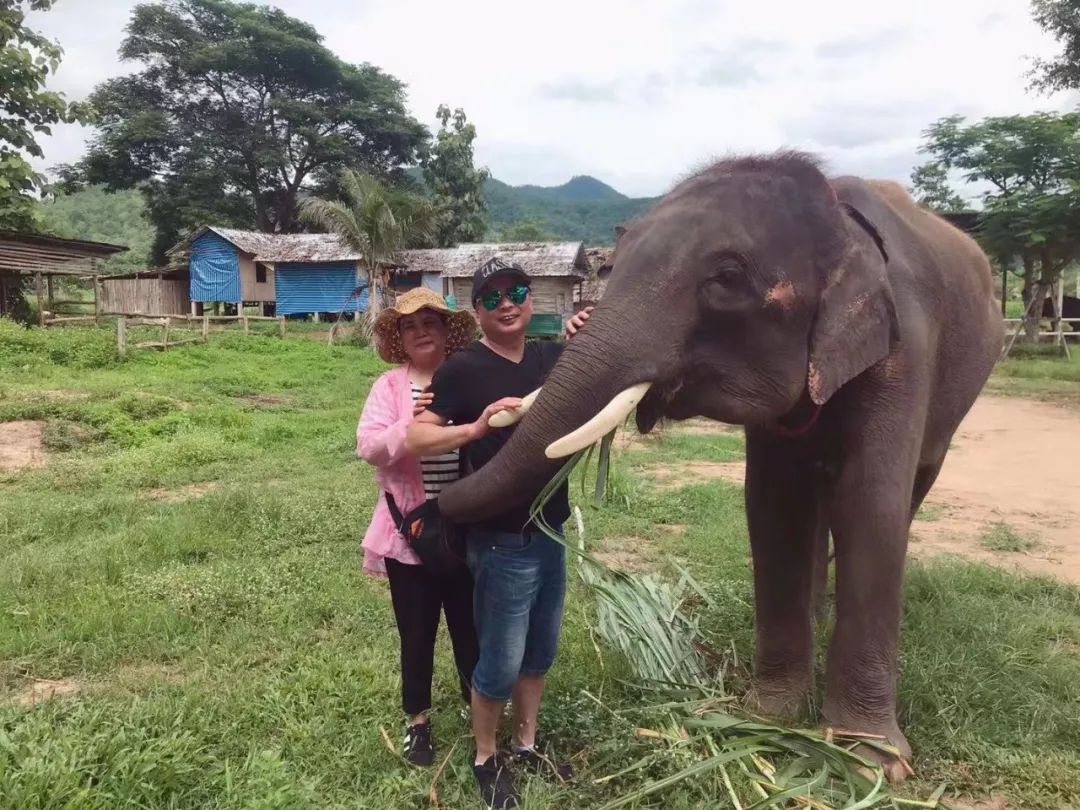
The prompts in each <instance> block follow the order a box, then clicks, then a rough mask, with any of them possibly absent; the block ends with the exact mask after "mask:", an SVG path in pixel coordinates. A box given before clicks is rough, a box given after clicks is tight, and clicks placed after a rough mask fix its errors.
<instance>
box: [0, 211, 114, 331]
mask: <svg viewBox="0 0 1080 810" xmlns="http://www.w3.org/2000/svg"><path fill="white" fill-rule="evenodd" d="M125 250H127V247H125V246H124V245H110V244H107V243H105V242H89V241H86V240H84V239H62V238H61V237H59V236H50V235H48V234H36V233H23V232H14V231H0V316H2V315H12V314H15V312H16V310H17V309H18V308H19V305H20V303H21V302H22V297H23V284H24V281H25V280H26V279H27V278H31V279H33V290H34V296H35V298H36V299H37V317H38V323H39V324H40V325H42V326H44V325H45V323H46V321H48V320H50V318H51V316H52V310H53V308H54V305H55V304H63V303H68V302H64V301H62V300H60V299H58V298H57V297H56V295H55V290H54V279H56V278H57V277H63V276H68V277H77V278H90V279H94V280H96V278H97V277H98V274H99V272H100V265H101V262H102V260H104V259H106V258H108V257H109V256H113V255H115V254H117V253H122V252H124V251H125ZM93 290H94V311H95V314H96V313H98V312H100V309H99V304H100V301H98V292H99V290H98V285H97V284H96V283H95V284H93ZM88 317H92V316H88Z"/></svg>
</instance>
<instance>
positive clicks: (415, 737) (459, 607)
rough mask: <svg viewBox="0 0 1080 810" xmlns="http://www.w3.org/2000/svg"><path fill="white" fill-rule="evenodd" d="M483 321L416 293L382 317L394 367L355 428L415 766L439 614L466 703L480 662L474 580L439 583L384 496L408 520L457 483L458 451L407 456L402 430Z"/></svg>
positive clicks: (374, 561) (371, 554)
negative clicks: (366, 469)
mask: <svg viewBox="0 0 1080 810" xmlns="http://www.w3.org/2000/svg"><path fill="white" fill-rule="evenodd" d="M475 331H476V323H475V321H474V320H473V316H472V315H471V314H470V313H468V312H454V311H452V310H450V309H449V308H448V307H447V306H446V303H445V302H444V301H443V299H442V297H441V296H439V295H438V294H437V293H435V292H433V291H431V290H427V289H423V288H419V289H414V290H410V291H409V292H407V293H405V294H404V295H402V296H400V297H399V298H398V300H397V304H396V306H394V307H392V308H390V309H386V310H384V311H383V312H382V313H380V315H379V317H378V319H377V320H376V322H375V326H374V332H375V347H376V349H377V350H378V352H379V356H380V357H382V359H383V360H385V361H386V362H388V363H394V364H395V368H392V369H390V370H389V371H387V372H385V373H384V374H382V376H380V377H379V378H378V379H377V380H376V381H375V384H374V385H372V387H371V391H370V393H369V394H368V397H367V401H366V402H365V403H364V409H363V413H362V414H361V416H360V424H359V425H358V426H357V429H356V452H357V455H359V456H360V457H361V458H362V459H364V460H365V461H366V462H368V463H369V464H371V465H373V466H374V467H375V481H376V483H377V484H378V486H379V497H378V500H377V501H376V503H375V513H374V515H373V516H372V519H371V525H370V526H368V530H367V533H366V534H365V535H364V540H363V543H362V546H363V549H364V571H365V572H367V573H369V574H371V575H373V576H386V577H387V578H388V579H389V580H390V599H391V602H392V603H393V606H394V618H395V619H396V620H397V628H398V634H399V636H400V637H401V701H402V708H403V709H404V711H405V714H406V716H407V721H406V730H405V743H404V756H405V758H406V759H407V760H408V761H409V762H411V763H413V764H415V765H430V764H431V763H432V762H433V761H434V756H435V752H434V748H433V746H432V742H431V724H430V722H429V719H428V713H429V712H430V710H431V677H432V671H433V668H434V663H435V635H436V632H437V630H438V627H439V614H440V612H445V613H446V625H447V628H448V629H449V631H450V639H451V641H452V643H453V647H454V659H455V661H456V663H457V670H458V675H459V677H460V681H461V696H462V698H463V699H464V700H465V703H466V705H468V703H469V697H470V680H471V677H472V671H473V667H474V666H475V664H476V658H477V646H476V633H475V630H474V628H473V613H472V610H473V608H472V604H473V603H472V591H473V582H472V578H471V576H470V575H469V573H468V570H467V569H466V568H465V566H462V567H461V572H460V573H457V574H454V575H451V576H447V577H445V578H439V577H435V576H432V575H431V573H430V572H429V571H428V569H427V568H425V567H424V566H423V565H421V564H420V560H419V558H418V557H417V556H416V555H415V554H414V553H413V551H412V549H410V548H409V546H408V544H407V543H406V541H405V540H404V538H403V537H402V536H401V533H400V532H399V531H398V530H397V527H396V526H395V525H394V521H393V519H392V518H391V516H390V510H389V508H388V506H387V501H386V495H387V493H389V494H390V496H391V497H392V498H393V499H394V502H395V504H396V505H397V507H398V509H399V510H400V511H401V513H402V514H406V513H408V511H409V510H410V509H413V508H415V507H417V506H419V505H420V504H421V503H422V502H423V500H424V498H434V497H437V496H438V494H439V492H440V490H441V489H442V488H443V486H445V485H446V484H448V483H450V482H451V481H454V480H456V479H457V478H458V475H459V470H458V452H457V451H456V450H455V451H453V452H450V453H444V454H442V455H438V456H433V457H426V458H416V457H413V456H410V455H409V454H407V453H406V452H405V430H406V428H407V427H408V426H409V423H410V422H411V421H412V419H413V414H414V410H418V409H419V407H422V404H423V403H421V405H420V406H418V405H417V399H418V398H419V397H420V394H421V392H422V391H423V390H424V389H425V388H426V387H427V386H428V385H429V384H430V383H431V378H432V375H434V373H435V370H436V369H437V368H438V367H439V365H440V364H441V363H442V362H443V360H445V359H446V357H447V356H448V355H449V354H451V353H453V352H455V351H457V350H458V349H461V348H463V347H464V346H465V345H466V344H468V343H469V341H471V340H472V338H473V335H474V333H475Z"/></svg>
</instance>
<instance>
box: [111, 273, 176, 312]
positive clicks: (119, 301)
mask: <svg viewBox="0 0 1080 810" xmlns="http://www.w3.org/2000/svg"><path fill="white" fill-rule="evenodd" d="M98 285H99V291H100V292H99V295H100V299H101V304H100V306H101V311H102V312H103V313H105V314H107V315H110V314H117V315H183V314H185V313H186V312H187V311H188V309H189V308H190V307H191V296H190V294H189V285H190V279H189V277H188V270H187V268H176V269H161V270H144V271H141V272H138V273H123V274H120V275H113V276H102V277H101V279H100V280H99V282H98Z"/></svg>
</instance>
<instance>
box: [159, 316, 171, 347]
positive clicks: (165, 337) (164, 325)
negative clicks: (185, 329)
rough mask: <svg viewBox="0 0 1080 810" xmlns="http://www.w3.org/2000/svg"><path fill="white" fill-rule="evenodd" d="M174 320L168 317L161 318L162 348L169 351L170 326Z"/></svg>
mask: <svg viewBox="0 0 1080 810" xmlns="http://www.w3.org/2000/svg"><path fill="white" fill-rule="evenodd" d="M171 324H172V321H171V320H169V319H168V318H163V319H162V320H161V350H162V351H163V352H167V351H168V350H169V328H170V325H171Z"/></svg>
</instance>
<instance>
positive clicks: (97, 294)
mask: <svg viewBox="0 0 1080 810" xmlns="http://www.w3.org/2000/svg"><path fill="white" fill-rule="evenodd" d="M104 293H105V282H104V281H102V280H101V276H94V325H95V326H98V325H100V324H101V299H102V298H104V297H105V296H104Z"/></svg>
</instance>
